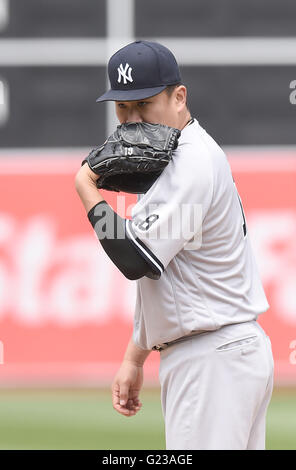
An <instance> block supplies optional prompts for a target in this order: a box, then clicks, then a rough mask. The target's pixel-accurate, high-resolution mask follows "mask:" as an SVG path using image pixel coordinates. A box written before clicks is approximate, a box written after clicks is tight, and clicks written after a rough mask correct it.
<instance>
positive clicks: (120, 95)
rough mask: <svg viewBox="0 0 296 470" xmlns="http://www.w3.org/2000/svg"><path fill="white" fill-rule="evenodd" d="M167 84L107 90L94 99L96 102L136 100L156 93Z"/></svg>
mask: <svg viewBox="0 0 296 470" xmlns="http://www.w3.org/2000/svg"><path fill="white" fill-rule="evenodd" d="M166 87H167V86H166V85H162V86H159V87H155V88H143V89H142V90H109V91H107V92H106V93H104V94H103V95H102V96H100V97H99V98H97V99H96V102H97V103H98V102H101V101H137V100H142V99H145V98H150V97H151V96H154V95H158V93H160V92H161V91H163V90H164V89H165V88H166Z"/></svg>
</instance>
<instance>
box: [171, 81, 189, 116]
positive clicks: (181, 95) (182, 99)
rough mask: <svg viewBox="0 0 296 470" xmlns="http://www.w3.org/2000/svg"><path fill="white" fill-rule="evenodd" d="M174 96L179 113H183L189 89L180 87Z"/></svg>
mask: <svg viewBox="0 0 296 470" xmlns="http://www.w3.org/2000/svg"><path fill="white" fill-rule="evenodd" d="M174 95H175V96H174V97H175V102H176V105H177V108H178V111H182V110H183V109H184V108H185V107H186V102H187V88H186V87H185V86H184V85H179V86H178V87H176V89H175V93H174Z"/></svg>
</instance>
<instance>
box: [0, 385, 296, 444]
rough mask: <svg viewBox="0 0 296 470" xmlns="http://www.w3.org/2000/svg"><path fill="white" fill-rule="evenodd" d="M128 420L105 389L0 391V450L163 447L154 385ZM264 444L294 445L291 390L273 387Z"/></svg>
mask: <svg viewBox="0 0 296 470" xmlns="http://www.w3.org/2000/svg"><path fill="white" fill-rule="evenodd" d="M141 398H142V402H143V409H142V410H141V411H140V413H138V415H136V416H134V417H132V418H125V417H124V416H121V415H119V414H118V413H116V412H115V411H114V410H113V408H112V405H111V400H110V392H109V390H101V389H47V390H45V389H38V390H37V389H35V390H30V389H22V390H21V389H18V390H17V389H13V390H7V389H2V390H0V416H1V419H0V449H19V450H22V449H34V450H37V449H106V450H113V449H148V450H150V449H151V450H153V449H156V450H157V449H165V438H164V424H163V418H162V412H161V405H160V392H159V389H158V388H157V389H151V390H149V389H148V390H147V389H146V390H145V391H143V393H142V394H141ZM267 448H268V449H294V450H295V449H296V392H295V390H292V389H276V390H275V391H274V394H273V398H272V401H271V404H270V406H269V411H268V416H267Z"/></svg>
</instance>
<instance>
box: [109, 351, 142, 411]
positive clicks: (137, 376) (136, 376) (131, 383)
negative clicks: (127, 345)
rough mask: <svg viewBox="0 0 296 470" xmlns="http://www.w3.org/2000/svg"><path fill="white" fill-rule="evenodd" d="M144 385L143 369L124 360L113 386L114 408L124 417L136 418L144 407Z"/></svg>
mask: <svg viewBox="0 0 296 470" xmlns="http://www.w3.org/2000/svg"><path fill="white" fill-rule="evenodd" d="M142 385H143V367H141V366H139V365H136V364H134V363H132V362H131V361H127V360H124V361H123V362H122V364H121V366H120V369H119V371H118V372H117V374H116V376H115V378H114V380H113V383H112V386H111V391H112V404H113V408H114V409H115V410H116V411H117V412H118V413H120V414H122V415H124V416H134V415H135V414H136V413H137V412H138V411H139V410H140V409H141V407H142V403H141V402H140V399H139V394H140V390H141V388H142Z"/></svg>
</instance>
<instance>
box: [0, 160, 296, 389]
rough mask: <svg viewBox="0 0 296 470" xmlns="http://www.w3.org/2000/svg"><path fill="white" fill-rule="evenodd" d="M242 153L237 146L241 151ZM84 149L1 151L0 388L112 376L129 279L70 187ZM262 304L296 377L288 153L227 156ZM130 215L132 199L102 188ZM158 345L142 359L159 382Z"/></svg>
mask: <svg viewBox="0 0 296 470" xmlns="http://www.w3.org/2000/svg"><path fill="white" fill-rule="evenodd" d="M238 153H239V154H238ZM83 156H84V155H79V156H77V154H76V156H75V154H62V152H61V153H60V154H59V155H53V154H48V155H46V154H45V152H43V153H41V152H40V155H38V156H37V157H33V158H28V157H27V156H24V155H21V154H19V155H11V154H10V155H7V156H5V155H3V154H2V156H1V159H0V197H1V206H0V386H7V385H9V386H13V385H16V386H18V385H27V384H28V385H30V386H31V385H51V384H54V385H63V386H64V385H82V386H84V385H87V386H90V385H98V384H107V385H109V384H110V383H111V380H112V378H113V376H114V374H115V372H116V370H117V368H118V367H119V365H120V361H121V359H122V356H123V354H124V351H125V348H126V345H127V343H128V341H129V338H130V336H131V334H132V320H133V311H134V304H135V281H129V280H127V279H126V278H124V276H123V275H122V274H121V273H120V272H119V271H118V270H117V268H115V266H114V265H113V264H112V262H111V261H110V260H109V258H108V257H107V255H106V254H105V252H104V251H103V250H102V248H101V246H100V243H99V241H98V240H97V238H96V235H95V233H94V231H93V229H92V228H91V226H90V224H89V221H88V219H87V216H86V213H85V211H84V208H83V206H82V204H81V202H80V200H79V197H78V195H77V193H76V191H75V187H74V177H75V173H76V171H77V170H78V168H79V166H80V162H81V160H82V158H83ZM228 157H229V161H230V164H231V167H232V170H233V176H234V179H235V182H236V186H237V188H238V190H239V193H240V196H241V198H242V202H243V206H244V210H245V213H246V217H247V224H248V228H249V236H250V237H251V242H252V244H253V247H254V250H255V252H256V257H257V262H258V266H259V270H260V273H261V276H262V280H263V284H264V287H265V291H266V294H267V297H268V301H269V304H270V309H269V310H268V311H267V312H266V313H265V314H263V315H262V316H261V317H260V319H259V322H260V323H261V324H262V326H263V327H264V328H265V330H266V332H267V333H268V334H269V336H270V338H271V342H272V346H273V352H274V359H275V379H276V382H278V383H283V382H295V383H296V152H294V153H293V152H279V151H278V152H274V151H273V152H272V153H268V154H267V153H266V154H265V153H264V152H262V151H261V152H258V153H256V152H255V151H249V152H246V151H244V152H243V151H240V152H234V151H232V153H230V152H229V153H228ZM104 197H105V198H106V200H107V201H108V202H109V203H110V204H111V205H112V206H113V208H114V209H115V210H116V211H117V212H118V213H119V214H120V215H122V216H126V217H129V216H130V211H131V207H132V205H133V204H134V203H135V196H132V195H124V194H115V193H111V192H104ZM158 361H159V356H158V353H157V352H152V353H151V355H150V356H149V358H148V360H147V363H146V365H145V372H146V376H145V377H146V383H147V382H152V383H153V382H154V383H156V382H157V376H158Z"/></svg>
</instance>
